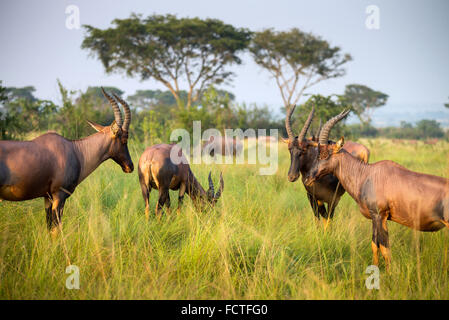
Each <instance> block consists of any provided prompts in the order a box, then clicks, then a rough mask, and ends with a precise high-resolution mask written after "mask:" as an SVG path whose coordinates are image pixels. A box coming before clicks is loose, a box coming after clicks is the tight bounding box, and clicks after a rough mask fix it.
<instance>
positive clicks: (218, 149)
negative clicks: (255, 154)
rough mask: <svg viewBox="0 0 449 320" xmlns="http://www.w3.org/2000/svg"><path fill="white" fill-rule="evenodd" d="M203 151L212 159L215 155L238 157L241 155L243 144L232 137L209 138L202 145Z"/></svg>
mask: <svg viewBox="0 0 449 320" xmlns="http://www.w3.org/2000/svg"><path fill="white" fill-rule="evenodd" d="M203 150H204V151H205V152H208V153H209V154H210V155H211V156H212V157H213V156H214V155H215V153H217V154H220V155H223V156H225V155H226V156H228V155H233V156H238V155H240V154H241V153H242V150H243V144H242V142H240V140H239V139H237V138H235V137H233V138H228V137H224V138H223V137H216V136H211V137H210V138H209V140H208V141H206V142H205V143H204V145H203Z"/></svg>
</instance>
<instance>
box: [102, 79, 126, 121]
mask: <svg viewBox="0 0 449 320" xmlns="http://www.w3.org/2000/svg"><path fill="white" fill-rule="evenodd" d="M101 91H102V92H103V95H104V96H105V97H106V99H108V101H109V103H110V104H111V106H112V109H113V110H114V118H115V122H116V123H117V124H118V125H119V127H121V126H122V123H123V119H122V113H121V112H120V108H119V106H118V104H117V101H115V100H114V98H112V97H111V96H110V95H108V94H107V93H106V91H104V89H103V87H101Z"/></svg>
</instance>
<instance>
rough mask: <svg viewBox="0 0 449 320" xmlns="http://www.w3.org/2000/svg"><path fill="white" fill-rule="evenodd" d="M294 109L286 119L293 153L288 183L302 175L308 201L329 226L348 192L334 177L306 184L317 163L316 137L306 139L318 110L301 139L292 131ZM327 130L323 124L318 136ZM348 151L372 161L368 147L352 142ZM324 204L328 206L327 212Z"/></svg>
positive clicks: (361, 158)
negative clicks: (336, 209)
mask: <svg viewBox="0 0 449 320" xmlns="http://www.w3.org/2000/svg"><path fill="white" fill-rule="evenodd" d="M294 110H295V106H293V107H292V108H290V109H289V110H288V111H287V116H286V119H285V128H286V130H287V134H288V139H286V140H287V141H285V140H284V141H285V142H287V144H288V150H289V152H290V168H289V170H288V180H289V181H290V182H295V181H296V180H298V178H299V175H300V173H301V179H302V182H303V184H304V187H305V189H306V191H307V198H308V199H309V202H310V205H311V206H312V210H313V213H314V215H315V218H316V219H318V220H319V219H320V216H321V217H323V218H324V219H325V227H327V224H328V222H329V219H331V218H332V217H333V216H334V211H335V208H336V206H337V205H338V202H339V201H340V198H341V196H342V195H343V194H344V193H345V190H344V188H342V186H341V185H340V184H339V182H338V179H337V178H336V177H335V176H334V175H332V174H329V175H325V176H322V177H320V179H316V180H315V181H314V183H312V184H310V185H306V184H305V183H304V181H305V177H306V176H307V175H308V173H309V171H310V169H311V168H312V166H313V164H314V163H315V162H316V161H317V160H316V159H317V149H316V146H317V142H316V139H315V137H313V138H309V139H306V134H307V131H308V129H309V127H310V124H311V123H312V119H313V115H314V112H315V107H312V110H311V111H310V113H309V116H308V118H307V120H306V122H305V123H304V126H303V128H302V129H301V132H300V134H299V136H297V137H295V136H294V134H293V130H292V128H291V116H292V114H293V111H294ZM326 124H327V123H326ZM327 128H328V125H327V126H326V125H325V126H324V127H323V129H321V124H320V129H319V130H318V134H321V132H323V130H328V129H327ZM330 143H331V144H333V143H334V142H332V141H330ZM345 149H346V151H348V152H350V153H351V154H352V155H354V156H355V157H357V158H359V159H360V160H362V161H364V162H366V163H367V162H368V159H369V150H368V148H366V147H365V146H363V145H361V144H358V143H355V142H351V141H348V143H347V144H346V145H345ZM324 203H327V210H326V207H325V205H324Z"/></svg>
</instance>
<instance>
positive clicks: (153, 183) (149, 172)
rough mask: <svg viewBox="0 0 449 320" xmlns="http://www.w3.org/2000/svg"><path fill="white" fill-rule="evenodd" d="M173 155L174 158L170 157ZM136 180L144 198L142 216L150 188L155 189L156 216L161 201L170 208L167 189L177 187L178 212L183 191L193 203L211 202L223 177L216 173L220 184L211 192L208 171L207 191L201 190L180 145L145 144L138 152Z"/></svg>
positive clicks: (218, 194)
mask: <svg viewBox="0 0 449 320" xmlns="http://www.w3.org/2000/svg"><path fill="white" fill-rule="evenodd" d="M174 158H176V160H172V159H174ZM138 173H139V182H140V187H141V189H142V195H143V199H144V201H145V216H146V218H147V219H148V218H149V214H150V207H149V200H150V192H151V189H158V191H159V199H158V201H157V205H156V216H157V217H158V218H159V217H160V214H161V213H160V211H161V209H162V207H163V206H164V204H165V205H166V206H167V208H170V194H169V190H179V196H178V212H179V210H180V208H181V205H182V201H183V199H184V194H185V193H187V194H188V195H189V196H190V198H191V199H192V200H193V202H194V204H195V205H196V206H201V205H204V204H205V203H209V204H210V205H212V206H213V205H215V203H216V202H217V201H218V199H219V198H220V196H221V193H222V192H223V187H224V183H223V176H222V175H221V174H220V187H219V189H218V191H217V193H215V191H214V184H213V182H212V178H211V173H210V172H209V190H207V192H206V191H205V190H204V189H203V187H202V186H201V184H200V183H199V182H198V180H197V179H196V178H195V175H194V174H193V172H192V170H191V169H190V165H189V164H188V162H187V159H186V158H185V157H184V155H183V154H182V151H181V148H179V147H178V146H177V145H176V144H157V145H154V146H151V147H148V148H147V149H146V150H145V151H144V152H143V154H142V156H141V157H140V160H139V166H138Z"/></svg>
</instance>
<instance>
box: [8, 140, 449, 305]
mask: <svg viewBox="0 0 449 320" xmlns="http://www.w3.org/2000/svg"><path fill="white" fill-rule="evenodd" d="M362 142H363V143H365V144H366V145H367V146H368V147H369V148H370V150H371V162H374V161H378V160H382V159H390V160H393V161H396V162H398V163H400V164H402V165H404V166H406V167H407V168H409V169H412V170H415V171H419V172H425V173H430V174H435V175H439V176H444V177H446V178H449V166H448V164H449V161H448V160H449V143H447V142H441V141H440V142H438V143H437V144H435V145H426V144H423V143H422V142H419V143H418V144H410V143H404V144H399V143H395V144H393V143H392V142H391V141H389V140H380V139H376V140H363V141H362ZM279 148H280V149H279V169H278V171H277V173H276V174H275V175H272V176H260V175H259V174H258V167H257V166H255V165H217V164H215V165H193V166H192V167H193V171H194V173H195V174H196V176H197V178H198V179H199V180H200V182H201V183H202V184H203V186H204V187H207V174H208V172H209V170H212V175H213V178H214V181H215V182H217V181H218V176H219V172H220V171H223V175H224V181H225V189H224V193H223V195H222V198H221V199H220V201H219V202H218V204H217V206H216V207H215V208H214V209H212V210H209V211H206V212H197V211H195V210H194V209H193V207H192V206H191V202H190V200H189V199H186V200H185V206H184V208H183V210H182V211H181V213H180V215H179V216H177V215H176V210H173V213H172V214H171V215H169V216H168V215H165V216H164V217H163V218H162V219H161V220H160V221H158V220H157V219H155V218H154V217H153V218H151V219H150V221H148V222H147V221H146V220H145V216H144V203H143V200H142V196H141V191H140V187H139V184H138V178H137V170H135V171H134V172H133V173H132V174H124V173H123V172H122V171H121V169H120V167H119V166H118V165H116V164H115V163H114V162H113V161H112V160H109V161H107V162H106V163H104V164H103V165H101V166H100V167H99V168H98V169H97V170H96V171H94V173H93V174H92V175H91V176H89V177H88V178H87V179H86V180H85V181H84V182H83V183H82V184H81V185H80V186H79V187H78V188H77V190H76V191H75V193H74V194H73V195H72V197H70V198H69V200H68V201H67V203H66V206H65V211H64V216H63V234H62V235H61V236H60V237H59V238H58V239H57V240H56V241H52V240H51V239H50V236H49V234H48V232H47V230H46V223H45V212H44V208H43V200H42V199H37V200H32V201H26V202H16V203H15V202H6V201H3V202H1V203H0V217H1V219H0V298H1V299H449V253H448V251H449V250H448V249H449V230H448V229H443V230H441V231H439V232H436V233H420V232H415V231H412V230H410V229H408V228H406V227H403V226H401V225H398V224H396V223H394V222H389V233H390V243H391V247H392V268H391V269H392V270H391V274H390V275H388V274H387V273H386V272H385V269H384V264H383V261H382V259H380V261H381V262H382V263H381V265H380V270H381V279H380V290H367V289H366V287H365V279H366V277H367V275H366V274H365V269H366V267H367V266H368V265H370V264H371V259H372V253H371V245H370V243H371V221H369V220H367V219H365V218H364V217H363V216H362V215H361V214H360V212H359V211H358V209H357V206H356V204H355V202H354V201H353V200H352V199H351V198H350V196H349V195H347V194H346V195H344V196H343V198H342V200H341V202H340V205H339V206H338V208H337V210H336V214H335V218H334V220H333V222H332V223H331V225H330V227H329V228H328V229H327V230H326V231H324V229H323V226H322V225H317V224H316V222H315V221H314V217H313V214H312V211H311V209H310V206H309V203H308V201H307V197H306V195H305V192H304V188H303V186H302V184H301V182H299V181H298V182H295V183H290V182H288V180H287V170H288V166H289V155H288V153H287V150H286V147H285V146H284V145H282V144H280V146H279ZM143 149H144V146H138V145H136V144H133V143H132V141H131V142H130V152H131V155H132V157H133V161H134V164H135V166H137V163H138V159H139V156H140V154H141V152H142V151H143ZM150 198H151V199H150V200H151V206H152V208H153V209H154V207H155V204H156V199H157V191H154V190H153V192H152V193H151V196H150ZM186 198H187V197H186ZM171 199H172V207H173V208H176V206H177V193H175V192H171ZM70 264H74V265H77V266H78V267H79V268H80V289H79V290H68V289H66V287H65V282H66V278H67V276H68V274H66V273H65V270H66V267H67V266H68V265H70Z"/></svg>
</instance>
